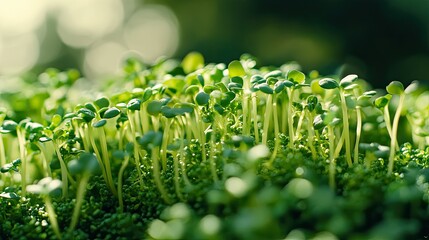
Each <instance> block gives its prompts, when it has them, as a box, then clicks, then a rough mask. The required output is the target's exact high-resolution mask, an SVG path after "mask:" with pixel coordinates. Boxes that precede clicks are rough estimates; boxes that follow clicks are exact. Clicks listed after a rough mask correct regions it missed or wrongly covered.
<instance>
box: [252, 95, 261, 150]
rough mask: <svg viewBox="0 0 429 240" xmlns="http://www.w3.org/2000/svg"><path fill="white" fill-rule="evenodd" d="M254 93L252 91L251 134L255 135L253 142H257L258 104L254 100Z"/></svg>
mask: <svg viewBox="0 0 429 240" xmlns="http://www.w3.org/2000/svg"><path fill="white" fill-rule="evenodd" d="M256 97H257V96H256V93H252V115H253V132H254V133H253V134H254V135H255V143H256V144H258V143H259V127H258V104H257V102H256V100H257V99H256Z"/></svg>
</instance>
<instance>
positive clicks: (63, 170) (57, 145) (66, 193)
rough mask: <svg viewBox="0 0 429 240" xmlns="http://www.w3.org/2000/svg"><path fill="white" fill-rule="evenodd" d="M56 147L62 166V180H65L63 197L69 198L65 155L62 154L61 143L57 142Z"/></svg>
mask: <svg viewBox="0 0 429 240" xmlns="http://www.w3.org/2000/svg"><path fill="white" fill-rule="evenodd" d="M54 141H55V140H54ZM54 147H55V152H56V154H57V157H58V161H59V162H60V166H61V180H62V181H63V184H62V190H63V198H67V196H68V178H67V168H66V164H65V162H64V160H63V157H62V155H61V152H60V147H59V144H58V143H56V142H55V143H54Z"/></svg>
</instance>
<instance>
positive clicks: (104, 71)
mask: <svg viewBox="0 0 429 240" xmlns="http://www.w3.org/2000/svg"><path fill="white" fill-rule="evenodd" d="M125 52H126V48H125V47H124V46H123V45H121V44H119V43H117V42H104V43H101V44H98V45H94V46H92V47H91V48H90V49H88V50H87V51H86V56H85V63H84V69H85V73H86V74H87V75H88V77H94V76H102V75H104V76H106V75H109V74H114V73H115V72H116V71H117V70H118V69H119V67H120V63H121V60H122V57H123V55H124V53H125Z"/></svg>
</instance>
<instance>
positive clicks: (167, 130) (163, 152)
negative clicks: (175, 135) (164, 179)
mask: <svg viewBox="0 0 429 240" xmlns="http://www.w3.org/2000/svg"><path fill="white" fill-rule="evenodd" d="M165 121H166V124H165V126H164V134H163V135H162V145H161V163H162V168H163V169H164V171H165V170H166V169H167V145H168V140H169V136H170V128H171V124H172V120H171V119H168V118H166V119H165Z"/></svg>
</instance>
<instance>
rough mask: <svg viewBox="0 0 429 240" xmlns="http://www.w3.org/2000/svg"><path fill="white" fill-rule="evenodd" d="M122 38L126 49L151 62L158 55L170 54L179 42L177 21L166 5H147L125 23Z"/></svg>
mask: <svg viewBox="0 0 429 240" xmlns="http://www.w3.org/2000/svg"><path fill="white" fill-rule="evenodd" d="M124 39H125V42H126V45H127V47H128V49H130V50H134V51H137V52H138V53H140V54H141V56H142V58H143V60H144V61H147V62H153V61H155V60H156V59H157V58H159V57H160V56H167V57H168V56H171V55H172V54H173V53H174V52H175V51H176V49H177V47H178V44H179V30H178V22H177V19H176V17H175V15H174V14H173V13H172V12H171V10H169V9H168V8H166V7H163V6H158V5H147V6H145V7H143V8H142V9H141V10H139V11H137V12H136V13H135V14H134V15H133V16H131V18H130V20H129V21H128V22H127V23H126V25H125V29H124Z"/></svg>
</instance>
